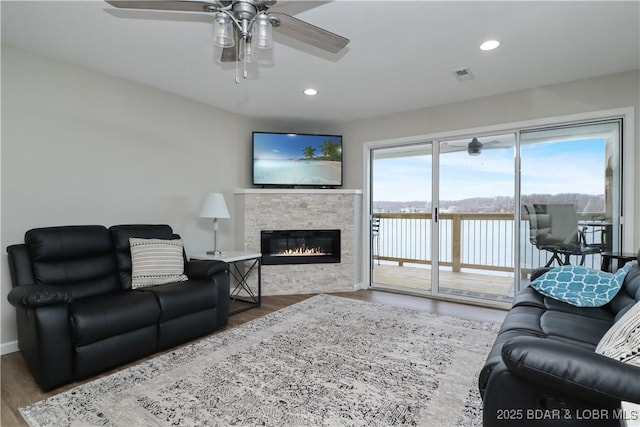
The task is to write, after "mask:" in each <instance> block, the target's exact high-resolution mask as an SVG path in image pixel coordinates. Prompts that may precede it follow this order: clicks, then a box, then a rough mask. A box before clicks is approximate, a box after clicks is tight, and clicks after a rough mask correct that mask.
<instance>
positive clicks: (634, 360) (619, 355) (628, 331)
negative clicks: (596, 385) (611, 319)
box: [596, 301, 640, 366]
mask: <svg viewBox="0 0 640 427" xmlns="http://www.w3.org/2000/svg"><path fill="white" fill-rule="evenodd" d="M596 353H600V354H603V355H605V356H608V357H611V358H613V359H616V360H619V361H621V362H624V363H629V364H631V365H636V366H640V301H639V302H637V303H635V304H634V305H633V307H631V308H630V309H629V311H627V312H626V313H625V314H624V315H623V316H622V317H621V318H620V319H619V320H618V321H617V322H616V323H614V324H613V326H612V327H611V328H609V330H608V331H607V333H606V334H604V336H603V337H602V339H601V340H600V342H599V343H598V346H597V347H596Z"/></svg>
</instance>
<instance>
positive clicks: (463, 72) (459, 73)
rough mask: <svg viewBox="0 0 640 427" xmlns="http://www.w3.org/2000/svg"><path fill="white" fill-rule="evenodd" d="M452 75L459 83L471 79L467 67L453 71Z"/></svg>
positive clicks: (469, 70) (471, 76)
mask: <svg viewBox="0 0 640 427" xmlns="http://www.w3.org/2000/svg"><path fill="white" fill-rule="evenodd" d="M453 75H454V76H456V79H458V81H459V82H464V81H466V80H471V79H473V73H472V72H471V69H470V68H469V67H467V68H459V69H457V70H453Z"/></svg>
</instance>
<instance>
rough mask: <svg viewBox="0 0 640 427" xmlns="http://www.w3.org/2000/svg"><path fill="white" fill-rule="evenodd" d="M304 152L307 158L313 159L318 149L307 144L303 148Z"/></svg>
mask: <svg viewBox="0 0 640 427" xmlns="http://www.w3.org/2000/svg"><path fill="white" fill-rule="evenodd" d="M302 154H304V157H306V158H307V159H313V158H314V157H315V156H316V149H315V148H313V147H312V146H310V145H307V146H306V147H304V149H303V150H302Z"/></svg>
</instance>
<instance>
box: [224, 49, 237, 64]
mask: <svg viewBox="0 0 640 427" xmlns="http://www.w3.org/2000/svg"><path fill="white" fill-rule="evenodd" d="M236 53H237V52H236V47H235V46H232V47H225V48H224V49H222V55H220V62H235V61H237V60H238V55H237V54H236Z"/></svg>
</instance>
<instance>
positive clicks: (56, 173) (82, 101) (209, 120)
mask: <svg viewBox="0 0 640 427" xmlns="http://www.w3.org/2000/svg"><path fill="white" fill-rule="evenodd" d="M253 126H254V124H253V122H252V121H251V120H249V119H247V118H244V117H242V116H239V115H235V114H230V113H226V112H223V111H221V110H217V109H214V108H212V107H209V106H206V105H204V104H200V103H197V102H194V101H190V100H187V99H185V98H181V97H178V96H174V95H171V94H168V93H164V92H161V91H157V90H154V89H152V88H149V87H146V86H142V85H139V84H135V83H130V82H127V81H124V80H121V79H117V78H113V77H109V76H107V75H104V74H100V73H97V72H94V71H91V70H88V69H86V68H81V67H77V66H74V65H72V64H69V63H64V62H59V61H55V60H52V59H48V58H46V57H43V56H39V55H35V54H32V53H28V52H26V51H23V50H20V49H16V48H12V47H10V46H4V45H3V46H2V237H1V240H2V243H1V246H2V256H1V259H0V268H1V269H2V273H1V274H2V292H1V296H0V307H1V309H2V317H1V321H2V330H1V333H2V337H1V342H2V343H3V344H6V343H8V342H11V341H13V340H15V339H16V337H17V335H16V326H15V319H14V317H15V315H14V310H13V307H11V305H9V303H8V302H7V293H8V291H9V290H10V288H11V284H10V279H9V271H8V268H7V259H6V257H7V255H6V251H5V249H4V248H6V246H7V245H10V244H13V243H21V242H23V241H24V233H25V231H27V230H29V229H30V228H33V227H41V226H53V225H65V224H102V225H105V226H109V225H113V224H122V223H166V224H170V225H171V226H172V227H173V228H174V230H175V231H176V232H178V233H180V234H181V235H182V237H183V238H184V240H185V246H186V250H187V254H190V253H194V252H201V251H204V250H205V249H207V248H209V247H211V246H212V245H213V242H212V239H213V232H212V226H211V223H210V222H209V221H210V220H205V219H198V218H197V215H198V210H199V208H200V203H201V202H202V200H203V199H204V196H205V195H206V193H207V192H209V191H221V192H223V193H224V195H225V198H226V201H227V205H228V207H229V209H230V211H231V216H232V218H231V219H223V220H220V235H219V236H220V246H225V245H226V244H232V235H233V233H232V230H233V216H234V212H233V194H232V192H233V189H234V188H237V187H243V186H247V185H249V183H250V173H249V169H248V166H247V165H248V163H249V159H250V147H251V131H252V130H253Z"/></svg>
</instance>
